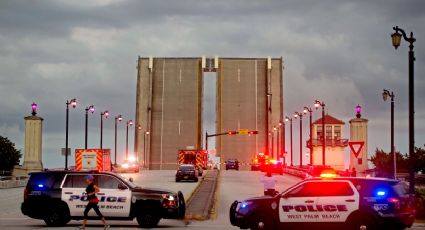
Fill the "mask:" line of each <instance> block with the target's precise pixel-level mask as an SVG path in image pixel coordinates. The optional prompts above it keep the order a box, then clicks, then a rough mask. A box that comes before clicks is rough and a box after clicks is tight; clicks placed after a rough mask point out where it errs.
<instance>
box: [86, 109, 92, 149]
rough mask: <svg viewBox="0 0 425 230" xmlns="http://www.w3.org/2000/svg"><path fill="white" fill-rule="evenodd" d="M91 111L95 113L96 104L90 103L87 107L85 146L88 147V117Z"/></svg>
mask: <svg viewBox="0 0 425 230" xmlns="http://www.w3.org/2000/svg"><path fill="white" fill-rule="evenodd" d="M89 111H90V112H91V113H92V114H93V113H94V105H90V106H87V107H86V132H85V142H84V143H85V144H84V148H85V149H87V133H88V117H89Z"/></svg>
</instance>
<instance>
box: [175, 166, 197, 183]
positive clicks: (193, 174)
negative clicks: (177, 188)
mask: <svg viewBox="0 0 425 230" xmlns="http://www.w3.org/2000/svg"><path fill="white" fill-rule="evenodd" d="M198 176H199V172H198V170H196V168H195V166H194V165H192V164H182V165H180V166H179V168H178V169H177V172H176V182H180V181H182V180H186V181H187V180H188V181H194V182H198Z"/></svg>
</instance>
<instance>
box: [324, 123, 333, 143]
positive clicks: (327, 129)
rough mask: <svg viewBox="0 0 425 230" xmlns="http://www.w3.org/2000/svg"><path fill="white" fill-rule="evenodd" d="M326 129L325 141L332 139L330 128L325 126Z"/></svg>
mask: <svg viewBox="0 0 425 230" xmlns="http://www.w3.org/2000/svg"><path fill="white" fill-rule="evenodd" d="M325 127H326V140H331V139H332V126H330V125H327V126H325Z"/></svg>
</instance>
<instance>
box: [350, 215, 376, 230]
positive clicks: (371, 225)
mask: <svg viewBox="0 0 425 230" xmlns="http://www.w3.org/2000/svg"><path fill="white" fill-rule="evenodd" d="M347 222H348V224H347V227H348V229H350V230H358V229H360V227H361V226H365V227H366V229H367V230H378V224H377V222H376V221H375V219H374V218H372V217H371V216H367V215H356V216H353V217H351V218H349V220H348V221H347Z"/></svg>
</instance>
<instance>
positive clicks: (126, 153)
mask: <svg viewBox="0 0 425 230" xmlns="http://www.w3.org/2000/svg"><path fill="white" fill-rule="evenodd" d="M132 125H133V121H132V120H129V121H127V131H126V135H125V159H126V160H127V159H128V126H132Z"/></svg>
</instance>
